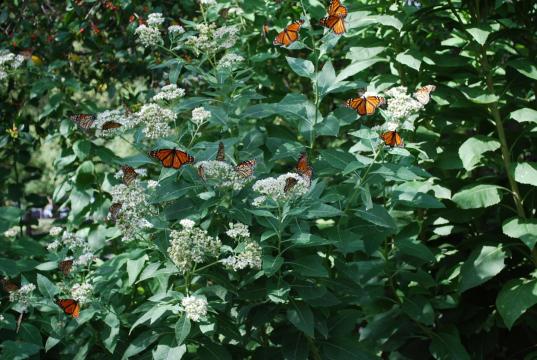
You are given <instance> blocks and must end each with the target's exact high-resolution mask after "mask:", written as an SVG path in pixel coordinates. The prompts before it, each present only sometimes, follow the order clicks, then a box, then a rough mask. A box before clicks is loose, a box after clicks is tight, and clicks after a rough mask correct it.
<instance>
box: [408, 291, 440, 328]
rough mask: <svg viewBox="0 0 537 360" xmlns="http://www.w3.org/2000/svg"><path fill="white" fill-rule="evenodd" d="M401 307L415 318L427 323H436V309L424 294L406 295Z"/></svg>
mask: <svg viewBox="0 0 537 360" xmlns="http://www.w3.org/2000/svg"><path fill="white" fill-rule="evenodd" d="M401 309H402V310H403V311H404V312H405V313H406V314H407V315H408V316H410V317H411V318H412V319H413V320H415V321H417V322H420V323H422V324H425V325H429V326H432V325H433V324H434V309H433V306H432V305H431V303H430V302H429V300H427V298H425V297H423V296H415V297H406V298H405V301H404V303H403V305H402V307H401Z"/></svg>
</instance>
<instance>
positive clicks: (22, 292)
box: [9, 283, 35, 306]
mask: <svg viewBox="0 0 537 360" xmlns="http://www.w3.org/2000/svg"><path fill="white" fill-rule="evenodd" d="M34 290H35V285H34V284H32V283H29V284H26V285H23V286H21V287H20V289H18V290H15V291H12V292H10V293H9V301H11V302H15V303H19V304H21V305H23V306H28V304H29V303H30V301H31V295H32V292H33V291H34Z"/></svg>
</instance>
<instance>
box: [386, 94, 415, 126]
mask: <svg viewBox="0 0 537 360" xmlns="http://www.w3.org/2000/svg"><path fill="white" fill-rule="evenodd" d="M386 95H387V96H389V97H390V99H389V101H388V106H387V108H386V111H385V113H386V115H387V116H388V118H389V119H390V120H392V121H404V120H406V118H408V117H409V116H410V115H412V114H414V113H417V112H418V111H419V110H421V109H422V108H423V104H421V103H420V102H419V101H417V100H416V99H414V98H413V97H412V96H411V95H410V94H408V93H407V88H406V87H405V86H397V87H393V88H391V89H389V90H388V91H386Z"/></svg>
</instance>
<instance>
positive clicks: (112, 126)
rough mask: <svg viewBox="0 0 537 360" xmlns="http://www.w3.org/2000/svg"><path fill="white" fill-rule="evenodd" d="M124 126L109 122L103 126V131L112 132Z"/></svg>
mask: <svg viewBox="0 0 537 360" xmlns="http://www.w3.org/2000/svg"><path fill="white" fill-rule="evenodd" d="M122 126H123V125H121V124H120V123H118V122H116V121H107V122H105V123H104V124H103V125H102V126H101V130H112V129H117V128H119V127H122Z"/></svg>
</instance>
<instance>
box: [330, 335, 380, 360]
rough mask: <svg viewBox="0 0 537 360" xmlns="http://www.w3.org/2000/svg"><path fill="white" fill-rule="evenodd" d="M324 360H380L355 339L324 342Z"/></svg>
mask: <svg viewBox="0 0 537 360" xmlns="http://www.w3.org/2000/svg"><path fill="white" fill-rule="evenodd" d="M321 345H322V353H323V357H322V359H326V360H378V359H379V357H378V356H375V354H374V353H373V352H372V350H369V349H367V348H366V347H365V346H363V345H362V344H361V343H360V342H359V341H357V340H356V338H355V337H337V338H332V337H331V338H330V340H329V341H322V342H321Z"/></svg>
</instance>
